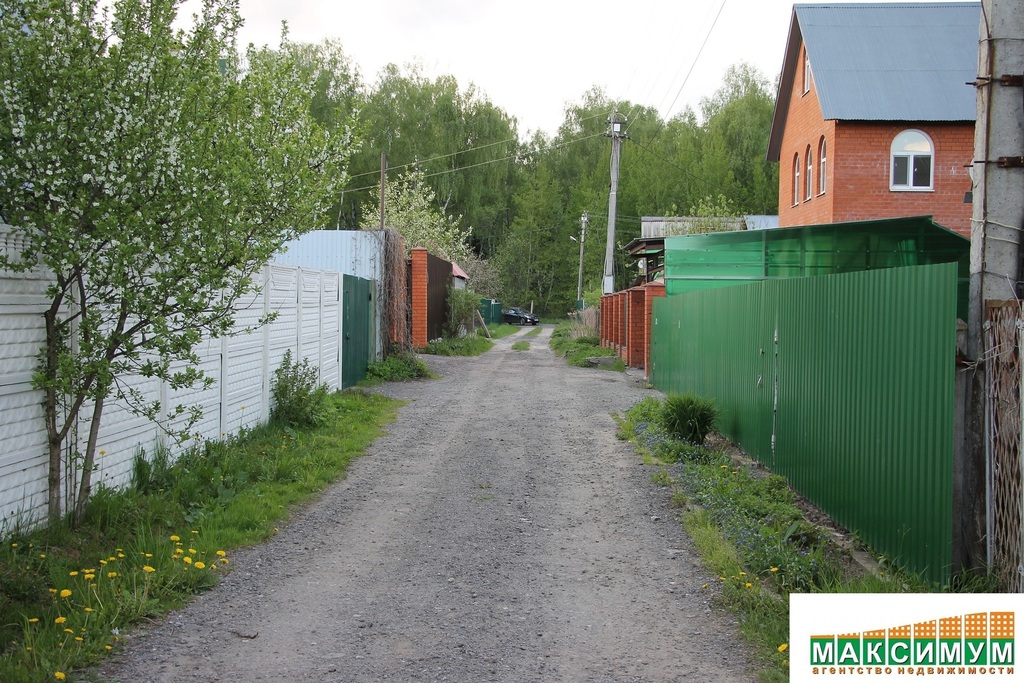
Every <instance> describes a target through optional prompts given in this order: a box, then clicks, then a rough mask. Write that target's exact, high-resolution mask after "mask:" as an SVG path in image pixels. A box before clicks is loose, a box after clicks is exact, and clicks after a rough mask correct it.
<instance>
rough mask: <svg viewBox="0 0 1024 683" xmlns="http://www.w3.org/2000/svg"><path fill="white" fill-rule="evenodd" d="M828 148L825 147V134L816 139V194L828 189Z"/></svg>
mask: <svg viewBox="0 0 1024 683" xmlns="http://www.w3.org/2000/svg"><path fill="white" fill-rule="evenodd" d="M827 169H828V149H827V148H826V143H825V136H824V135H823V136H822V137H821V139H820V140H819V141H818V194H819V195H822V194H825V190H827V189H828V180H827V179H828V171H827Z"/></svg>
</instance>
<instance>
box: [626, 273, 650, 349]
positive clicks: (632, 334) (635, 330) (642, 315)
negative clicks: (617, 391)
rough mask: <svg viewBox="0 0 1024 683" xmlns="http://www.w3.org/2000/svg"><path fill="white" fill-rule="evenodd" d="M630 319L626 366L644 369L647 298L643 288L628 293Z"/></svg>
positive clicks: (627, 335)
mask: <svg viewBox="0 0 1024 683" xmlns="http://www.w3.org/2000/svg"><path fill="white" fill-rule="evenodd" d="M626 294H627V296H628V303H627V306H628V309H629V318H628V324H627V328H626V359H625V360H626V365H628V366H630V367H631V368H642V367H644V359H645V357H646V354H645V349H646V348H647V346H646V340H647V337H646V333H647V326H646V324H645V321H646V320H647V315H646V296H645V291H644V288H643V287H634V288H633V289H630V290H628V291H627V292H626Z"/></svg>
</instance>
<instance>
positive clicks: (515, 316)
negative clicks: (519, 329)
mask: <svg viewBox="0 0 1024 683" xmlns="http://www.w3.org/2000/svg"><path fill="white" fill-rule="evenodd" d="M501 315H502V317H503V318H504V320H505V322H507V323H509V324H510V325H536V324H537V323H539V322H540V318H538V317H537V316H535V315H534V314H533V313H528V312H526V311H524V310H523V309H521V308H506V309H505V310H503V311H502V312H501Z"/></svg>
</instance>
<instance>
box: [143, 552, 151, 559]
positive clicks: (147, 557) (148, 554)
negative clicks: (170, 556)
mask: <svg viewBox="0 0 1024 683" xmlns="http://www.w3.org/2000/svg"><path fill="white" fill-rule="evenodd" d="M143 555H145V556H146V559H147V560H148V559H149V558H151V557H153V553H143Z"/></svg>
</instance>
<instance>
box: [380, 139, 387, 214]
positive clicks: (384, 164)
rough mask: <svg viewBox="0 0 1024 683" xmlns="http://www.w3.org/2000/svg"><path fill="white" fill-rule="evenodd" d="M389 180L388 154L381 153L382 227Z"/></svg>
mask: <svg viewBox="0 0 1024 683" xmlns="http://www.w3.org/2000/svg"><path fill="white" fill-rule="evenodd" d="M387 182H388V155H387V152H381V153H380V229H381V230H383V229H384V187H385V186H386V185H387Z"/></svg>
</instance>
